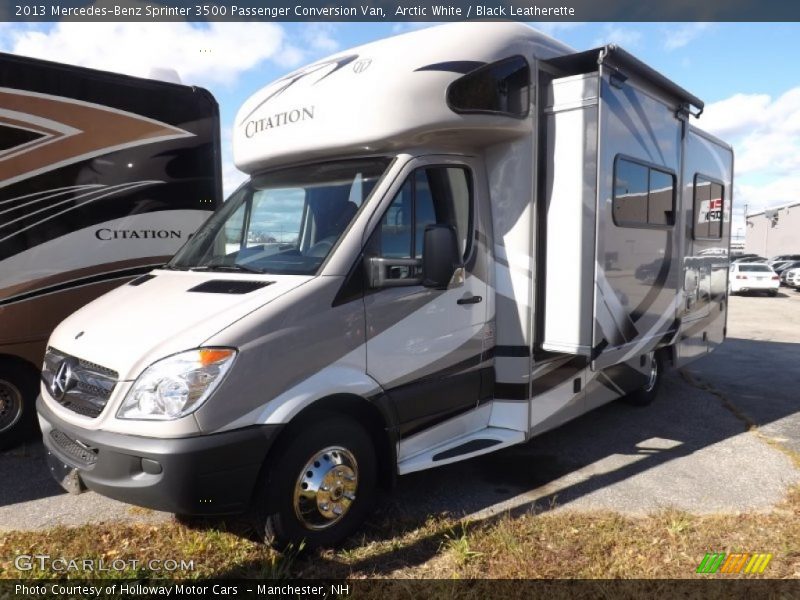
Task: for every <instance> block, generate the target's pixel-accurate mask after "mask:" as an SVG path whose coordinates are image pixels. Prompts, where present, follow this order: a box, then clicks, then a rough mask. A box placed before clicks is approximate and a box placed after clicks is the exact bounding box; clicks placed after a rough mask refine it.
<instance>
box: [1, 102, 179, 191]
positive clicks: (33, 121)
mask: <svg viewBox="0 0 800 600" xmlns="http://www.w3.org/2000/svg"><path fill="white" fill-rule="evenodd" d="M0 127H4V128H11V130H14V129H19V130H25V131H28V132H31V133H32V134H35V137H33V138H32V139H31V136H28V137H27V138H20V142H21V143H20V144H18V145H15V146H11V147H5V148H4V149H3V150H2V152H0V187H4V186H8V185H11V184H13V183H16V182H18V181H21V180H23V179H27V178H29V177H33V176H35V175H39V174H41V173H46V172H48V171H52V170H54V169H57V168H60V167H63V166H66V165H71V164H74V163H77V162H80V161H83V160H87V159H90V158H93V157H95V156H100V155H102V154H108V153H109V152H113V151H117V150H123V149H126V148H133V147H136V146H142V145H145V144H152V143H154V142H160V141H165V140H170V139H177V138H183V137H190V136H193V135H194V134H192V133H189V132H188V131H185V130H183V129H180V128H178V127H173V126H172V125H168V124H166V123H162V122H160V121H156V120H154V119H149V118H147V117H143V116H141V115H137V114H134V113H130V112H126V111H122V110H118V109H115V108H111V107H108V106H103V105H101V104H93V103H90V102H83V101H80V100H74V99H72V98H65V97H62V96H53V95H49V94H40V93H36V92H29V91H25V90H18V89H13V88H0Z"/></svg>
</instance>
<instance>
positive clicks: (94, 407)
mask: <svg viewBox="0 0 800 600" xmlns="http://www.w3.org/2000/svg"><path fill="white" fill-rule="evenodd" d="M118 379H119V375H118V374H117V372H116V371H114V370H112V369H109V368H107V367H103V366H101V365H98V364H95V363H92V362H89V361H87V360H83V359H80V358H76V357H74V356H70V355H69V354H65V353H64V352H61V351H59V350H56V349H55V348H48V349H47V352H46V353H45V357H44V366H43V368H42V380H43V381H44V384H45V386H46V388H47V391H48V392H49V394H50V396H51V397H52V398H53V399H54V400H55V401H56V402H58V403H59V404H61V405H62V406H64V407H66V408H68V409H70V410H71V411H73V412H76V413H78V414H79V415H83V416H84V417H90V418H95V417H97V416H99V415H100V413H101V412H103V409H104V408H105V406H106V403H107V402H108V399H109V397H110V396H111V393H112V392H113V391H114V386H115V385H116V384H117V380H118Z"/></svg>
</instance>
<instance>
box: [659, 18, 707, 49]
mask: <svg viewBox="0 0 800 600" xmlns="http://www.w3.org/2000/svg"><path fill="white" fill-rule="evenodd" d="M710 27H711V23H687V24H685V25H677V26H674V28H673V29H669V30H667V31H665V39H664V48H665V49H666V50H669V51H672V50H677V49H678V48H683V47H684V46H687V45H689V43H690V42H691V41H692V40H694V39H695V38H697V37H699V36H700V35H701V34H702V33H703V32H705V31H707V30H708V29H709V28H710Z"/></svg>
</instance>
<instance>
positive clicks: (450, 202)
mask: <svg viewBox="0 0 800 600" xmlns="http://www.w3.org/2000/svg"><path fill="white" fill-rule="evenodd" d="M471 182H472V179H471V176H470V172H469V170H468V169H466V168H464V167H425V168H422V169H417V170H416V171H414V173H413V174H412V175H411V176H410V177H409V178H408V179H407V180H406V182H405V184H404V185H403V187H402V188H401V189H400V191H399V192H398V193H397V195H396V196H395V198H394V200H393V201H392V204H391V205H390V206H389V208H388V209H387V210H386V213H385V214H384V216H383V219H382V221H381V225H380V227H379V229H378V230H377V231H376V232H375V233H376V235H375V237H374V238H373V239H374V244H375V245H374V246H373V248H374V249H375V250H376V251H377V253H378V255H379V256H382V257H383V258H422V245H423V241H424V239H425V228H426V227H427V226H428V225H436V224H445V225H452V226H453V227H455V229H456V232H457V233H458V239H459V244H460V248H461V251H462V252H463V255H464V258H466V257H467V256H468V254H469V252H470V240H471V239H472V227H473V225H472V223H473V216H472V193H471V190H472V183H471Z"/></svg>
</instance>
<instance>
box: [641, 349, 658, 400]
mask: <svg viewBox="0 0 800 600" xmlns="http://www.w3.org/2000/svg"><path fill="white" fill-rule="evenodd" d="M657 381H658V363H657V362H656V357H655V356H651V357H650V376H649V378H648V380H647V385H646V386H644V391H645V392H652V391H653V388H654V387H656V382H657Z"/></svg>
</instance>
